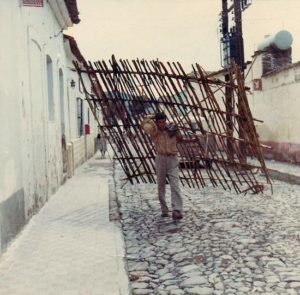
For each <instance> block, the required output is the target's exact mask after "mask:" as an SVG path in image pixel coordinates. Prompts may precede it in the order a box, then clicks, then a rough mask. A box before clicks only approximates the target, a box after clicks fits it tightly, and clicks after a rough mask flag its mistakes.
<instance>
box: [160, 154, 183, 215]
mask: <svg viewBox="0 0 300 295" xmlns="http://www.w3.org/2000/svg"><path fill="white" fill-rule="evenodd" d="M155 166H156V176H157V187H158V199H159V202H160V206H161V211H162V212H163V213H166V212H168V206H167V203H166V179H167V176H168V177H169V181H170V187H171V204H172V210H178V211H180V212H181V211H182V198H181V192H180V187H179V172H178V158H177V156H164V155H157V156H156V159H155Z"/></svg>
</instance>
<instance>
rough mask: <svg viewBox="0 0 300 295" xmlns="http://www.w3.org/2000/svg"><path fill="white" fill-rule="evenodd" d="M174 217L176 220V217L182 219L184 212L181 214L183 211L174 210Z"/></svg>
mask: <svg viewBox="0 0 300 295" xmlns="http://www.w3.org/2000/svg"><path fill="white" fill-rule="evenodd" d="M172 218H173V219H174V220H176V219H182V214H181V212H180V211H179V210H174V211H173V212H172Z"/></svg>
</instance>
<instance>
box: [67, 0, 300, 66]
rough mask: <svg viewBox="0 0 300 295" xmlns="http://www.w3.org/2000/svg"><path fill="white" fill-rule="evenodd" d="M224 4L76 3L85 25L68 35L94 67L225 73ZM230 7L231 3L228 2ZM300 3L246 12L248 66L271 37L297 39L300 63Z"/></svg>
mask: <svg viewBox="0 0 300 295" xmlns="http://www.w3.org/2000/svg"><path fill="white" fill-rule="evenodd" d="M221 3H222V0H77V5H78V9H79V12H80V18H81V22H80V23H79V24H78V25H75V26H74V27H73V28H71V29H68V31H67V32H66V33H67V34H70V35H72V36H74V37H75V39H76V40H77V43H78V46H79V48H80V50H81V52H82V54H83V55H84V57H85V58H86V59H88V60H91V61H96V60H100V59H105V60H107V59H109V58H110V57H111V55H112V54H115V55H116V57H117V58H128V59H135V58H145V59H156V58H159V59H160V60H162V61H180V62H181V63H182V65H183V66H184V67H188V68H187V69H190V65H191V64H192V63H195V62H197V63H199V64H200V65H202V66H203V67H204V68H205V69H206V70H218V69H220V64H221V63H220V60H221V58H220V42H219V40H220V34H219V25H220V22H219V18H220V16H219V13H220V12H221V9H222V7H221ZM228 3H230V4H231V1H230V0H228ZM299 11H300V0H253V1H252V5H251V6H250V7H249V8H248V9H247V10H245V11H244V12H243V37H244V46H245V60H250V59H251V55H252V54H253V52H254V50H255V48H256V46H257V44H258V43H260V42H261V41H262V40H263V38H264V36H265V35H267V34H274V33H276V32H278V31H280V30H282V29H284V30H288V31H289V32H290V33H291V34H292V36H293V39H294V41H293V44H292V57H293V62H297V61H299V60H300V18H299Z"/></svg>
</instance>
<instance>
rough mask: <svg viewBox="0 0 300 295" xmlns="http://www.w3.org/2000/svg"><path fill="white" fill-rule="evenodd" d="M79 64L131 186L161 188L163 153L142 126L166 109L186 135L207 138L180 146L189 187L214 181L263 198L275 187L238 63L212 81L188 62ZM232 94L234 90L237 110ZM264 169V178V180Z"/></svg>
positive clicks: (182, 170)
mask: <svg viewBox="0 0 300 295" xmlns="http://www.w3.org/2000/svg"><path fill="white" fill-rule="evenodd" d="M74 65H75V68H76V70H77V72H78V75H79V78H80V81H81V84H82V86H83V89H84V91H85V94H86V99H87V101H88V103H89V105H90V107H91V109H92V111H93V113H94V116H95V118H96V120H97V121H98V124H99V128H100V129H101V132H102V133H103V134H105V135H106V136H107V139H108V141H109V143H110V145H111V147H112V149H113V151H114V158H115V159H117V160H118V161H119V162H120V164H121V166H122V168H123V170H124V172H125V174H126V178H127V180H129V181H130V182H131V183H135V182H137V183H140V182H151V183H155V165H154V159H155V151H154V147H153V144H152V142H151V141H150V138H149V137H148V135H146V134H145V133H144V132H143V131H142V129H141V128H140V123H141V121H142V119H143V117H144V115H146V114H149V113H153V112H156V111H158V110H164V111H165V113H166V114H167V117H168V119H169V120H170V121H172V122H174V123H175V124H177V125H178V127H179V129H180V132H181V134H182V135H183V136H184V137H185V138H190V137H195V136H197V137H198V138H199V140H198V142H196V143H194V144H193V145H181V146H179V147H178V149H179V158H180V163H181V165H180V179H181V182H182V184H183V185H188V186H190V187H203V186H205V185H206V184H207V183H208V182H210V183H212V185H213V186H218V185H221V186H222V187H223V188H224V189H225V190H227V189H229V190H231V189H234V190H235V191H236V192H237V193H242V192H248V191H250V192H253V193H257V192H262V191H263V189H264V185H265V184H266V183H269V184H270V183H271V181H270V179H269V176H268V172H267V169H266V166H265V163H264V158H263V153H262V146H261V145H260V143H259V140H258V136H257V133H256V129H255V125H254V121H255V120H254V119H253V118H252V115H251V111H250V108H249V105H248V101H247V96H246V91H245V87H244V83H243V79H242V77H241V74H240V71H239V69H238V68H237V67H236V66H235V65H234V64H233V65H232V68H231V70H230V72H228V74H229V76H230V81H229V82H227V83H225V82H224V81H221V80H217V79H212V78H209V75H207V74H206V73H205V71H204V70H203V69H202V68H201V67H200V66H199V65H198V64H195V65H194V66H193V67H192V68H193V71H192V73H190V74H187V73H186V72H185V71H184V69H183V68H182V66H181V65H180V63H166V64H164V63H162V62H160V61H145V60H134V61H132V62H129V61H128V60H119V61H118V62H117V61H116V60H115V58H114V57H112V59H111V60H110V61H109V62H108V63H106V62H104V61H98V62H95V63H93V64H92V63H91V62H89V63H85V64H78V63H74ZM84 75H87V77H88V78H89V79H85V78H84ZM226 89H227V91H228V90H230V92H231V100H232V104H231V107H230V108H228V106H227V108H226V102H225V90H226ZM99 111H100V112H99ZM98 114H101V116H99V115H98ZM101 117H102V118H101ZM246 156H247V157H246ZM249 157H251V159H252V160H251V163H252V164H251V165H250V164H249V162H248V163H247V158H248V159H249ZM258 172H260V173H262V174H263V175H264V178H263V180H262V181H259V180H258V179H262V178H261V177H257V173H258Z"/></svg>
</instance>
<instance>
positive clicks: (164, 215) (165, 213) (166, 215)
mask: <svg viewBox="0 0 300 295" xmlns="http://www.w3.org/2000/svg"><path fill="white" fill-rule="evenodd" d="M161 217H169V213H168V212H163V213H162V214H161Z"/></svg>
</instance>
